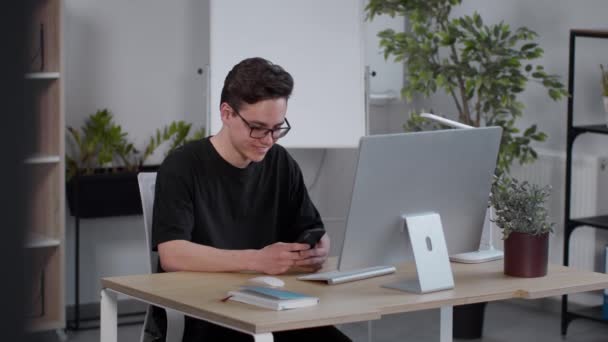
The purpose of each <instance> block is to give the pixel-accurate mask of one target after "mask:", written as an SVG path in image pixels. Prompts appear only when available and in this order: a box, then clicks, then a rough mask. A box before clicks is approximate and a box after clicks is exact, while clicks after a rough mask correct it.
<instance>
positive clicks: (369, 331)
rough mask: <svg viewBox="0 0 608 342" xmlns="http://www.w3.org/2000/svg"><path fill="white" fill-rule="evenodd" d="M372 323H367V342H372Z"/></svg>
mask: <svg viewBox="0 0 608 342" xmlns="http://www.w3.org/2000/svg"><path fill="white" fill-rule="evenodd" d="M372 323H373V321H367V342H372V341H373V340H374V331H373V330H372Z"/></svg>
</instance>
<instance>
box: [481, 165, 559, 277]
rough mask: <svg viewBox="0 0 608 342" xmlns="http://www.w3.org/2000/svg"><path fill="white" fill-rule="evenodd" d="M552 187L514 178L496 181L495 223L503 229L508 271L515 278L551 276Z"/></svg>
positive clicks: (505, 261) (502, 177)
mask: <svg viewBox="0 0 608 342" xmlns="http://www.w3.org/2000/svg"><path fill="white" fill-rule="evenodd" d="M550 193H551V188H550V187H549V186H545V187H540V186H538V185H535V184H530V183H528V182H521V183H520V182H518V181H517V180H516V179H514V178H509V177H506V176H504V175H503V176H501V177H498V178H495V181H494V184H493V185H492V195H491V198H490V201H491V203H492V205H493V206H494V209H495V211H496V218H495V219H494V220H493V222H495V223H496V225H497V226H498V227H500V228H501V229H502V233H503V240H504V241H505V244H504V252H505V259H504V272H505V274H506V275H510V276H514V277H526V278H535V277H543V276H545V275H546V274H547V263H548V257H549V233H551V232H552V231H553V227H554V226H555V223H552V222H548V213H547V209H546V208H545V202H546V200H547V198H548V197H549V195H550Z"/></svg>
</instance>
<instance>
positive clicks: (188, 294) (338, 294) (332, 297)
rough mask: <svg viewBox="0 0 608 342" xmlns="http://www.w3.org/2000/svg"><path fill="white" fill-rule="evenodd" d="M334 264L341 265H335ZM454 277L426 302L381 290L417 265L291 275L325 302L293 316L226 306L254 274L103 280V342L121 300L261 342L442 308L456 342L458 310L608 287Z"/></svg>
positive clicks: (485, 268) (113, 334)
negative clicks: (340, 275)
mask: <svg viewBox="0 0 608 342" xmlns="http://www.w3.org/2000/svg"><path fill="white" fill-rule="evenodd" d="M332 264H334V265H335V260H332ZM334 267H335V266H334ZM328 268H331V267H328ZM452 271H453V274H454V282H455V288H454V289H452V290H447V291H441V292H435V293H430V294H424V295H417V294H411V293H406V292H400V291H396V290H391V289H386V288H382V287H381V286H380V285H382V284H386V283H389V282H392V281H396V280H398V279H403V278H406V277H409V278H412V277H414V275H415V270H414V265H413V264H403V265H400V266H399V267H398V268H397V272H396V273H395V274H392V275H389V276H383V277H377V278H371V279H366V280H361V281H357V282H352V283H345V284H340V285H332V286H329V285H325V284H322V283H314V282H304V281H299V280H297V279H295V277H296V276H295V275H285V276H281V278H282V279H283V280H284V281H285V288H286V289H287V290H292V291H297V292H303V293H306V294H310V295H313V296H317V297H319V298H320V303H319V305H316V306H313V307H309V308H303V309H296V310H288V311H269V310H266V309H262V308H258V307H255V306H250V305H246V304H241V303H236V302H232V301H228V302H221V301H220V299H221V298H223V297H224V296H225V295H226V292H227V291H229V290H232V289H236V288H238V287H239V286H240V285H242V284H244V283H245V281H246V280H247V279H249V278H251V277H252V275H251V274H242V273H192V272H175V273H161V274H146V275H134V276H121V277H109V278H103V279H102V280H101V282H102V291H101V341H102V342H116V339H117V326H116V323H117V317H116V294H117V293H122V294H125V295H128V296H130V297H133V298H134V299H137V300H140V301H143V302H147V303H150V304H154V305H157V306H160V307H164V308H168V309H172V310H176V311H180V312H183V313H184V314H186V315H188V316H192V317H195V318H199V319H202V320H206V321H210V322H213V323H215V324H219V325H221V326H224V327H229V328H231V329H235V330H238V331H241V332H245V333H248V334H251V335H253V336H254V339H255V341H272V340H273V338H272V334H271V333H272V332H273V331H282V330H291V329H300V328H310V327H315V326H322V325H333V324H342V323H352V322H360V321H369V320H377V319H380V318H381V317H382V316H383V315H388V314H394V313H401V312H408V311H417V310H426V309H436V308H440V309H441V328H440V341H442V342H449V341H452V307H453V306H454V305H461V304H471V303H477V302H488V301H497V300H504V299H510V298H526V299H536V298H542V297H548V296H557V295H562V294H569V293H575V292H585V291H591V290H599V289H603V288H607V287H608V275H606V274H602V273H594V272H588V271H578V270H575V269H572V268H568V267H564V266H559V265H550V266H549V271H548V274H547V276H546V277H543V278H513V277H508V276H505V275H504V274H503V262H502V260H499V261H494V262H489V263H483V264H456V263H453V264H452Z"/></svg>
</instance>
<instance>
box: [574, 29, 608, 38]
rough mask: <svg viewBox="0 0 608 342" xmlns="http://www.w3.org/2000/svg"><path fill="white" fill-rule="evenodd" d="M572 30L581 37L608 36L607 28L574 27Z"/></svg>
mask: <svg viewBox="0 0 608 342" xmlns="http://www.w3.org/2000/svg"><path fill="white" fill-rule="evenodd" d="M570 32H572V33H574V34H575V35H577V36H579V37H590V38H608V30H607V29H572V30H570Z"/></svg>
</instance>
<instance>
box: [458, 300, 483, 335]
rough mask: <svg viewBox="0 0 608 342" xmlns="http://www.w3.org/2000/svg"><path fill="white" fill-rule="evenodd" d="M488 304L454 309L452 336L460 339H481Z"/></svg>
mask: <svg viewBox="0 0 608 342" xmlns="http://www.w3.org/2000/svg"><path fill="white" fill-rule="evenodd" d="M486 304H488V303H486V302H484V303H475V304H466V305H458V306H455V307H454V314H453V323H452V336H453V337H454V338H459V339H467V340H472V339H479V338H481V335H482V333H483V317H484V312H485V310H486Z"/></svg>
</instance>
